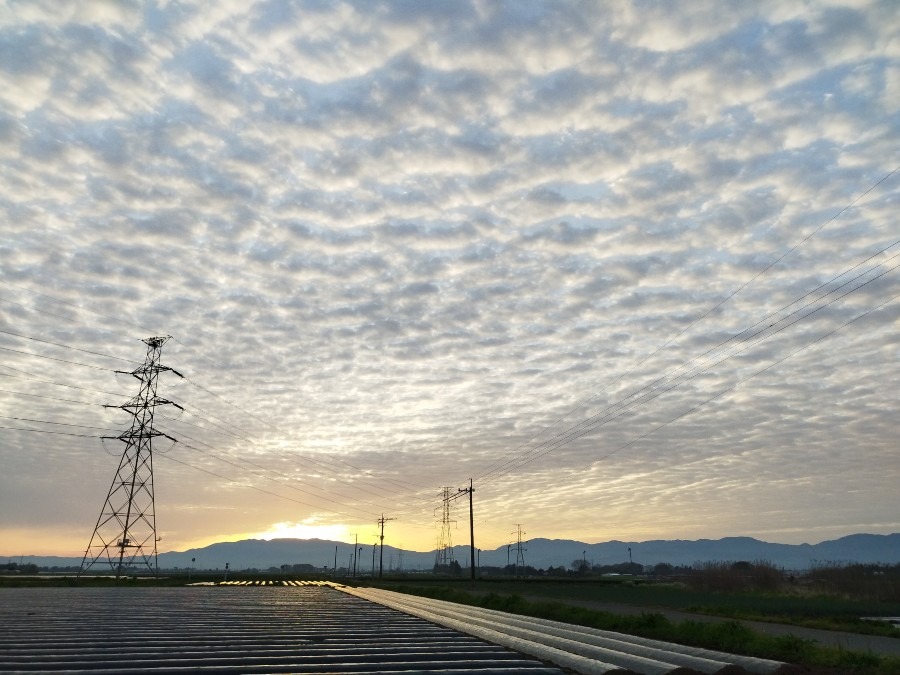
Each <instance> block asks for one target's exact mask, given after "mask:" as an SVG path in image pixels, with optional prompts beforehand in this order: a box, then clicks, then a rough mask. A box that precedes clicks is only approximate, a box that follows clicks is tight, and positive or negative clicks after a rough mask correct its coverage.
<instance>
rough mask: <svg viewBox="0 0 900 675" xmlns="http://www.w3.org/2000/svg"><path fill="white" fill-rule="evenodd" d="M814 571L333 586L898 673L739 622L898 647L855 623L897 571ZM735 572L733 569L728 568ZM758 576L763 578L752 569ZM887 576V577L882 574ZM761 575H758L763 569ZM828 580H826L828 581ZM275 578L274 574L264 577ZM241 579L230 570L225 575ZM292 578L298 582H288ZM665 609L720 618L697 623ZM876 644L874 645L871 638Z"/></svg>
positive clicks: (892, 610)
mask: <svg viewBox="0 0 900 675" xmlns="http://www.w3.org/2000/svg"><path fill="white" fill-rule="evenodd" d="M875 571H876V572H879V573H877V574H872V573H871V572H872V570H871V569H870V570H852V569H841V570H821V571H820V572H821V573H819V572H815V571H814V572H813V573H811V574H810V576H809V577H807V578H804V579H797V580H794V579H786V580H781V582H779V583H778V584H775V585H772V584H771V583H770V582H769V581H765V582H760V581H759V579H757V580H755V581H754V579H753V574H747V573H746V572H747V570H742V572H744V573H742V574H740V575H734V574H732V575H731V577H730V578H729V576H728V574H725V573H724V572H723V570H722V569H717V568H711V569H709V570H706V571H705V573H704V574H698V575H695V577H694V578H692V579H684V578H682V579H663V580H661V579H643V578H632V577H628V576H617V577H587V578H573V577H567V578H559V579H547V578H534V579H524V578H520V579H515V578H511V577H506V578H503V577H496V578H490V579H482V580H479V581H477V582H474V583H473V582H471V581H470V580H468V579H463V578H459V577H457V578H455V579H450V578H440V577H435V576H433V575H427V574H416V575H403V576H395V577H387V578H385V579H384V580H383V581H380V582H378V583H375V582H373V581H372V580H365V579H357V580H349V579H339V581H343V582H345V583H348V584H350V585H357V584H358V585H373V586H380V587H383V588H388V589H390V590H397V591H402V592H407V593H413V594H417V595H425V596H428V597H434V598H439V599H444V600H451V601H454V602H461V603H465V604H472V605H477V606H481V607H486V608H490V609H498V610H502V611H507V612H513V613H518V614H524V615H528V616H534V617H538V618H545V619H553V620H557V621H563V622H568V623H575V624H581V625H585V626H590V627H594V628H600V629H604V630H612V631H618V632H623V633H631V634H634V635H640V636H644V637H649V638H654V639H659V640H666V641H671V642H678V643H681V644H689V645H695V646H698V647H705V648H708V649H716V650H720V651H725V652H731V653H739V654H746V655H750V656H759V657H763V658H770V659H776V660H780V661H787V662H790V663H795V664H799V665H802V666H804V667H806V668H808V669H809V672H811V673H829V674H838V673H848V674H849V673H856V674H863V673H873V674H877V675H900V657H898V656H888V655H884V654H875V653H871V652H866V651H857V650H854V649H848V648H841V647H832V646H827V645H824V644H820V643H818V642H816V641H814V640H811V639H808V638H803V637H797V636H794V635H780V636H773V635H766V634H762V633H760V632H758V631H755V630H753V629H752V628H750V627H748V626H747V625H746V624H744V623H742V621H744V620H755V621H765V622H777V623H783V624H789V625H794V626H803V627H811V628H818V629H826V630H831V631H845V632H850V633H857V634H861V635H872V636H882V637H883V638H885V639H888V640H889V641H891V642H892V641H893V640H898V644H900V629H898V628H896V627H894V626H892V625H891V624H889V623H887V622H881V621H866V620H863V619H862V617H872V616H893V617H900V600H898V598H897V596H896V588H897V578H896V569H895V568H891V569H889V570H884V569H881V570H875ZM732 572H733V571H732ZM757 572H760V571H759V570H757ZM885 572H887V573H885ZM760 575H761V576H760V578H762V577H765V575H764V574H762V573H761V572H760ZM829 575H831V576H829ZM262 576H265V578H267V579H269V580H275V581H278V580H280V578H281V575H277V574H272V575H262ZM245 577H246V578H247V579H250V578H256V579H258V578H260V577H261V575H259V574H255V575H251V576H250V577H247V576H246V575H243V574H240V573H236V574H233V575H231V576H230V577H229V578H230V579H234V580H238V579H242V578H245ZM291 578H295V577H294V576H291ZM221 580H222V577H221V573H217V574H215V575H204V574H202V573H194V575H193V578H192V579H191V581H194V582H197V581H208V582H218V581H221ZM186 583H188V578H187V577H186V576H185V575H179V574H178V573H172V574H168V575H166V576H164V577H160V578H159V579H153V578H140V579H136V578H123V579H122V580H119V581H117V580H115V579H114V578H112V577H109V576H106V577H103V576H101V577H85V578H81V579H78V578H76V577H74V576H50V575H39V576H25V575H22V576H12V575H3V576H0V592H2V588H3V587H4V586H6V587H12V586H33V585H40V586H64V585H65V586H126V587H154V586H159V587H162V586H166V587H171V586H181V585H185V584H186ZM672 612H687V613H693V614H698V615H699V614H702V615H706V616H707V617H710V616H715V617H720V620H697V618H696V617H695V618H685V617H681V616H677V615H673V614H672ZM876 639H877V638H876Z"/></svg>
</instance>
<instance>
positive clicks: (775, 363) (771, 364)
mask: <svg viewBox="0 0 900 675" xmlns="http://www.w3.org/2000/svg"><path fill="white" fill-rule="evenodd" d="M897 298H900V293H898V294H897V295H894V296H892V297H890V298H888V299H887V300H885V301H884V302H882V303H881V304H879V305H876V306H875V307H873V308H872V309H869V310H866V311H865V312H863V313H862V314H859V315H857V316H855V317H854V318H852V319H850V320H849V321H847V322H845V323H843V324H841V325H840V326H838V327H837V328H835V329H833V330H831V331H828V332H827V333H824V334H823V335H821V336H819V337H818V338H816V339H815V340H813V341H812V342H809V343H807V344H805V345H803V346H802V347H800V348H799V349H796V350H795V351H793V352H791V353H790V354H788V355H787V356H784V357H782V358H780V359H778V360H777V361H774V362H772V363H770V364H769V365H767V366H766V367H765V368H762V369H761V370H758V371H756V372H755V373H753V374H752V375H748V376H747V377H745V378H742V379H740V380H738V381H737V382H735V383H734V384H733V385H731V386H730V387H727V388H726V389H723V390H722V391H720V392H718V393H717V394H715V395H713V396H711V397H709V398H708V399H706V400H705V401H703V402H701V403H698V404H697V405H695V406H693V407H692V408H690V409H688V410H686V411H685V412H683V413H681V414H679V415H677V416H675V417H673V418H672V419H670V420H669V421H667V422H664V423H663V424H660V425H659V426H657V427H655V428H653V429H651V430H650V431H648V432H646V433H644V434H641V435H640V436H638V437H637V438H635V439H632V440H630V441H628V442H627V443H625V444H624V445H621V446H619V447H617V448H616V449H615V450H613V451H611V452H609V453H607V454H605V455H603V456H602V457H600V458H598V459H595V460H592V461H591V462H590V463H589V464H586V465H585V466H583V467H581V468H580V469H578V470H577V471H576V473H577V472H580V471H585V470H587V469H589V468H591V467H592V466H593V465H594V464H597V463H598V462H601V461H603V460H605V459H609V458H610V457H612V456H613V455H615V454H616V453H618V452H620V451H622V450H624V449H625V448H627V447H629V446H631V445H634V444H635V443H637V442H638V441H642V440H643V439H645V438H647V437H648V436H650V435H651V434H654V433H656V432H657V431H659V430H660V429H663V428H665V427H667V426H669V425H670V424H673V423H675V422H677V421H678V420H680V419H681V418H683V417H686V416H687V415H690V414H691V413H693V412H696V411H697V410H699V409H700V408H703V407H704V406H706V405H708V404H709V403H712V402H713V401H715V400H716V399H717V398H720V397H722V396H724V395H725V394H727V393H728V392H730V391H733V390H734V389H737V387H738V386H740V385H741V384H743V383H745V382H747V381H749V380H752V379H753V378H754V377H756V376H757V375H761V374H762V373H764V372H766V371H768V370H770V369H772V368H774V367H775V366H777V365H780V364H782V363H784V362H785V361H787V360H788V359H790V358H793V357H794V356H796V355H797V354H799V353H800V352H803V351H805V350H807V349H809V348H810V347H812V346H813V345H816V344H818V343H819V342H821V341H822V340H824V339H826V338H829V337H831V336H832V335H834V334H835V333H837V332H838V331H840V330H842V329H844V328H846V327H847V326H849V325H850V324H852V323H855V322H856V321H859V320H860V319H862V318H864V317H866V316H868V315H869V314H872V313H873V312H876V311H877V310H879V309H881V308H882V307H884V306H885V305H887V304H888V303H889V302H892V301H894V300H896V299H897Z"/></svg>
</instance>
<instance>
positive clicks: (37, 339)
mask: <svg viewBox="0 0 900 675" xmlns="http://www.w3.org/2000/svg"><path fill="white" fill-rule="evenodd" d="M0 333H4V334H5V335H12V336H14V337H18V338H23V339H25V340H32V341H33V342H41V343H43V344H47V345H53V346H55V347H64V348H65V349H72V350H74V351H77V352H84V353H85V354H93V355H94V356H102V357H104V358H108V359H115V360H117V361H124V362H125V363H133V364H135V365H140V361H135V360H134V359H125V358H122V357H121V356H113V355H112V354H103V353H101V352H93V351H91V350H89V349H81V348H80V347H73V346H72V345H66V344H62V343H60V342H51V341H50V340H43V339H41V338H36V337H31V336H30V335H21V334H20V333H13V332H12V331H8V330H0Z"/></svg>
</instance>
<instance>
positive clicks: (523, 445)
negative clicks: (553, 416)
mask: <svg viewBox="0 0 900 675" xmlns="http://www.w3.org/2000/svg"><path fill="white" fill-rule="evenodd" d="M897 171H900V166H897V167H895V168H894V169H893V170H891V171H890V172H888V173H887V174H886V175H884V176H883V177H881V178H880V179H879V180H878V181H876V182H875V183H874V184H872V185H871V186H870V187H869V188H868V189H866V190H865V191H864V192H862V193H861V194H860V195H858V196H857V197H856V198H854V199H853V200H852V201H851V202H850V203H849V204H847V205H846V206H844V207H843V208H842V209H840V210H839V211H838V212H837V213H835V214H834V215H833V216H832V217H831V218H829V219H828V220H826V221H825V222H823V223H822V224H821V225H820V226H819V227H817V228H816V229H815V230H813V231H812V232H811V233H810V234H808V235H807V236H806V237H804V238H803V239H802V240H801V241H800V242H798V243H797V244H795V245H794V246H793V247H791V248H790V249H789V250H788V251H787V252H785V253H784V254H782V255H781V256H780V257H778V258H777V259H776V260H775V261H773V262H772V263H770V264H769V265H768V266H767V267H766V268H765V269H763V270H762V271H760V272H759V273H757V274H756V275H755V276H754V277H753V278H751V279H750V280H749V281H747V282H745V283H744V284H742V285H741V286H740V287H738V288H737V289H736V290H734V291H733V292H732V293H730V294H729V295H728V296H727V297H725V298H724V299H723V300H721V301H720V302H718V303H717V304H716V305H714V306H713V307H711V308H710V309H708V310H707V311H706V312H705V313H704V314H703V315H701V316H700V317H698V318H697V319H695V320H694V321H692V322H691V323H690V324H689V325H688V326H687V327H685V328H684V329H682V330H681V331H679V332H678V333H677V334H675V335H674V336H673V337H671V338H670V339H669V340H667V341H666V342H665V343H663V344H662V345H660V346H659V347H657V348H656V349H655V350H654V351H653V352H651V353H650V354H648V355H647V356H645V357H644V358H643V359H641V360H640V361H639V362H638V363H636V364H635V365H633V366H632V367H631V368H629V369H628V370H627V371H625V372H624V373H622V374H621V375H619V376H618V377H616V378H615V379H614V380H612V381H611V382H610V383H608V384H607V385H606V387H604V388H603V390H602V391H606V390H608V389H609V388H610V387H611V386H613V385H614V384H616V383H617V382H619V381H620V380H622V379H623V378H624V377H627V376H628V375H629V374H630V373H632V372H634V370H635V369H637V368H639V367H640V366H642V365H643V364H644V363H646V362H647V361H649V360H650V359H651V358H653V357H654V356H655V355H656V354H658V353H659V352H660V351H662V350H663V349H665V348H666V347H668V346H669V345H670V344H672V343H673V342H674V341H675V340H677V339H678V338H680V337H681V336H682V335H684V334H685V333H686V332H687V331H689V330H690V329H691V328H693V327H694V326H696V325H697V324H698V323H700V322H701V321H703V320H704V319H706V317H708V316H709V315H710V314H712V313H713V312H714V311H715V310H717V309H718V308H719V307H721V306H722V305H724V304H725V303H726V302H728V301H729V300H731V299H732V298H734V297H735V296H736V295H737V294H738V293H740V292H741V291H743V290H744V289H745V288H747V287H748V286H749V285H751V284H752V283H753V282H755V281H756V280H757V279H759V278H760V277H761V276H763V275H764V274H766V273H767V272H768V271H769V270H771V269H772V268H773V267H774V266H775V265H777V264H778V263H780V262H781V261H782V260H784V259H785V258H786V257H787V256H788V255H790V254H791V253H793V252H794V251H796V250H797V249H798V248H800V247H801V246H803V245H804V244H805V243H806V242H807V241H809V239H811V238H812V237H813V236H815V235H816V234H818V233H819V232H820V231H821V230H822V229H823V228H825V227H826V226H827V225H829V224H830V223H832V222H834V221H835V220H836V219H837V218H839V217H840V216H841V215H843V214H844V213H846V212H847V211H848V210H849V209H850V208H852V207H853V206H855V205H856V204H857V203H859V201H860V200H862V199H863V198H864V197H866V196H867V195H869V194H870V193H871V192H872V191H874V190H875V189H876V188H877V187H879V186H880V185H881V184H882V183H884V182H885V181H886V180H888V179H889V178H890V177H891V176H893V175H894V174H895V173H897ZM894 245H896V244H891V246H890V247H888V248H891V247H893V246H894ZM885 250H886V249H885ZM876 255H877V254H876ZM869 259H871V258H869ZM864 262H865V261H864ZM851 269H853V268H851ZM602 391H601V392H599V393H597V394H593V395H591V396H589V397H587V398H586V399H584V400H583V401H581V402H580V403H579V404H578V405H576V406H575V407H574V408H572V409H571V410H569V411H568V412H566V413H565V414H564V415H562V416H561V417H559V418H558V419H557V420H556V421H554V422H553V423H552V424H551V425H550V426H549V427H546V428H545V429H542V430H540V431H539V432H537V433H536V434H534V435H533V436H532V437H531V438H530V439H528V440H527V441H525V442H523V443H520V444H519V445H518V446H516V448H514V449H513V450H510V451H508V452H506V453H505V454H504V455H503V456H502V457H501V458H500V459H498V460H495V461H494V462H493V463H491V464H490V465H489V466H488V468H487V470H486V473H485V474H483V475H490V474H491V473H493V471H491V469H492V468H493V467H494V466H495V465H496V464H497V462H499V461H501V460H502V459H504V458H505V457H508V456H510V455H513V454H515V453H517V452H518V451H519V450H521V449H522V448H523V447H525V446H527V445H529V444H530V443H531V442H532V441H534V440H535V439H537V438H538V437H540V436H541V435H542V434H543V433H545V432H546V431H549V430H550V429H552V428H554V427H555V426H556V425H558V424H559V423H560V422H562V421H563V420H564V419H566V418H567V417H569V416H570V415H572V414H573V413H575V412H576V411H577V410H580V409H581V408H583V407H584V406H585V405H586V404H587V403H589V402H590V401H592V400H594V399H595V398H596V397H597V396H599V395H600V393H602ZM562 433H565V432H562ZM551 440H552V439H551ZM539 447H540V446H539ZM501 466H502V465H501Z"/></svg>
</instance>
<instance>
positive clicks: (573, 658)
mask: <svg viewBox="0 0 900 675" xmlns="http://www.w3.org/2000/svg"><path fill="white" fill-rule="evenodd" d="M344 590H345V592H347V593H351V594H353V595H356V596H357V597H361V598H365V599H369V600H373V601H375V602H380V603H382V604H384V605H385V606H387V607H391V608H393V609H398V610H401V611H406V612H410V613H411V614H413V615H414V616H418V617H420V618H424V619H427V620H429V621H434V622H435V623H438V624H441V625H444V626H447V627H450V628H455V629H457V630H463V631H466V632H469V633H471V634H472V635H475V636H477V637H481V638H482V639H485V640H490V641H492V642H496V643H497V644H502V645H506V646H508V647H510V648H514V649H516V650H518V651H521V652H523V653H525V654H531V655H534V656H537V657H539V658H541V659H542V660H544V661H548V662H551V663H555V664H557V665H559V666H561V667H564V668H567V669H571V670H573V671H575V672H578V673H595V672H601V673H602V672H611V671H614V670H615V669H625V670H627V671H629V672H635V673H641V674H643V675H670V674H673V673H681V672H694V673H697V672H699V673H710V674H714V673H720V674H725V673H737V672H744V673H747V672H749V673H760V674H767V675H771V674H774V673H787V672H792V671H794V670H795V668H793V667H791V666H789V665H787V664H784V663H780V662H778V661H770V660H767V659H758V658H752V657H747V656H739V655H735V654H725V653H722V652H715V651H710V650H706V649H698V648H696V647H686V646H684V645H678V644H672V643H668V642H661V641H658V640H647V639H644V638H639V637H635V636H632V635H624V634H622V633H615V632H612V631H602V630H597V629H593V628H584V627H581V626H575V625H571V624H565V623H559V622H557V621H547V620H544V619H532V618H530V617H524V616H519V615H515V614H509V613H507V612H497V611H493V610H487V609H481V608H478V607H468V606H465V605H459V604H457V603H453V602H445V601H442V600H432V599H430V598H421V597H416V596H412V595H406V594H402V593H395V592H393V591H385V590H381V589H375V588H346V589H344Z"/></svg>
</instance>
